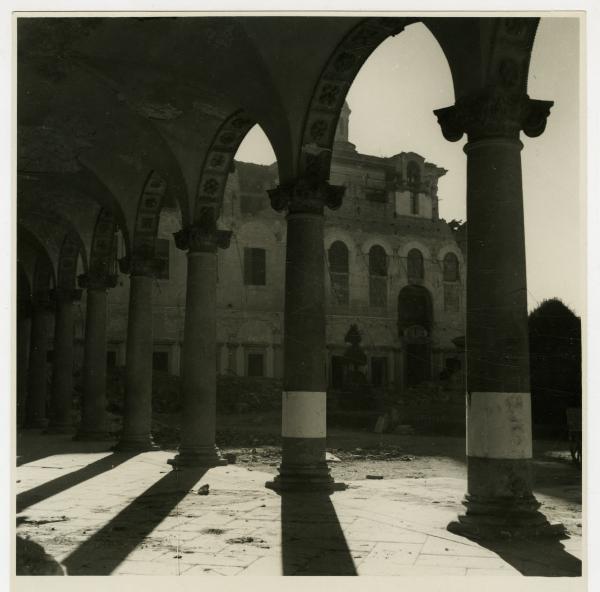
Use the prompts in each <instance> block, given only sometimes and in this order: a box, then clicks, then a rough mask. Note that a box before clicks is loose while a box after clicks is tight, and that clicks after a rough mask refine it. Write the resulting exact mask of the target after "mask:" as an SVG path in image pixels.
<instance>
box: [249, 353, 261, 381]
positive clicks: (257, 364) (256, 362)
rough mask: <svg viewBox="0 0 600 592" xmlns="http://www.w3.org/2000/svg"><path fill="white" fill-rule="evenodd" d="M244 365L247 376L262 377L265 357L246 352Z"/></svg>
mask: <svg viewBox="0 0 600 592" xmlns="http://www.w3.org/2000/svg"><path fill="white" fill-rule="evenodd" d="M246 365H247V372H246V374H247V375H248V376H264V375H265V356H264V354H262V353H260V352H248V355H247V357H246Z"/></svg>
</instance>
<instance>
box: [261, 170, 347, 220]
mask: <svg viewBox="0 0 600 592" xmlns="http://www.w3.org/2000/svg"><path fill="white" fill-rule="evenodd" d="M345 190H346V188H345V187H344V186H342V185H330V184H329V183H328V182H327V181H319V182H313V181H311V180H309V179H308V178H304V177H301V178H300V179H298V180H296V181H295V182H293V183H289V184H287V185H280V186H279V187H276V188H275V189H269V190H268V191H267V193H268V194H269V198H270V200H271V206H272V207H273V209H274V210H276V211H278V212H281V211H283V210H285V209H287V210H288V212H289V213H290V214H322V213H323V210H324V209H325V206H327V207H328V208H330V209H332V210H336V209H337V208H339V207H340V206H341V205H342V199H343V197H344V191H345Z"/></svg>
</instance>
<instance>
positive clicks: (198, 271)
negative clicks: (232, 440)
mask: <svg viewBox="0 0 600 592" xmlns="http://www.w3.org/2000/svg"><path fill="white" fill-rule="evenodd" d="M209 222H211V221H210V220H209ZM230 237H231V233H230V232H229V231H224V230H217V229H216V225H215V224H214V221H213V222H211V223H209V224H196V225H194V226H191V227H188V228H185V229H183V230H181V231H180V232H178V233H176V234H175V241H176V244H177V247H178V248H180V249H184V250H187V251H188V254H187V288H186V307H185V321H184V335H183V352H182V367H181V386H182V396H183V410H182V422H181V443H180V446H179V450H178V453H177V455H176V456H175V457H174V458H172V459H170V460H169V461H168V462H169V464H171V465H172V466H173V467H174V468H184V467H205V468H209V467H215V466H220V465H226V464H227V461H226V460H225V459H224V458H223V457H222V456H221V454H220V452H219V449H218V448H217V446H216V445H215V437H216V420H217V405H216V396H217V371H216V365H217V360H216V355H217V353H216V347H217V345H216V344H217V341H216V312H217V309H216V296H217V294H216V285H217V248H227V247H228V246H229V241H230Z"/></svg>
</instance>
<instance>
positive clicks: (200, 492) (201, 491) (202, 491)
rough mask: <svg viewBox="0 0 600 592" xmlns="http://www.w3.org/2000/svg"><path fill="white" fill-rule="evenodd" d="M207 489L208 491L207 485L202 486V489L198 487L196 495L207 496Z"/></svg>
mask: <svg viewBox="0 0 600 592" xmlns="http://www.w3.org/2000/svg"><path fill="white" fill-rule="evenodd" d="M208 489H209V485H208V483H207V484H206V485H203V486H202V487H199V488H198V495H208Z"/></svg>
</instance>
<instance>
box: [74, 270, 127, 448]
mask: <svg viewBox="0 0 600 592" xmlns="http://www.w3.org/2000/svg"><path fill="white" fill-rule="evenodd" d="M116 283H117V277H116V276H115V275H105V274H91V273H90V274H84V275H81V276H79V285H80V286H81V287H82V288H85V289H86V304H85V341H84V352H83V397H82V401H81V424H80V425H79V429H78V431H77V434H76V436H75V440H106V439H107V438H109V433H108V416H107V413H106V296H107V294H106V291H107V290H108V288H114V287H115V286H116Z"/></svg>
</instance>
